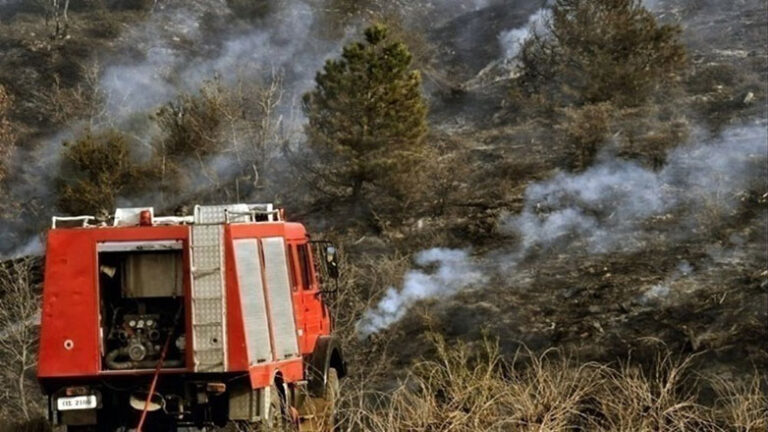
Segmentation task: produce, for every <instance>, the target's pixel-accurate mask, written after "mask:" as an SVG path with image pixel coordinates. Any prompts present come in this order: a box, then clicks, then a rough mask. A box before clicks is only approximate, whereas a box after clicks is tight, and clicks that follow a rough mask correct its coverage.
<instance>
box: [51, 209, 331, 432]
mask: <svg viewBox="0 0 768 432" xmlns="http://www.w3.org/2000/svg"><path fill="white" fill-rule="evenodd" d="M52 225H53V226H52V229H51V230H50V231H49V233H48V239H47V245H46V257H45V279H44V289H43V308H42V323H41V333H40V356H39V368H38V379H39V381H40V384H41V385H42V387H43V389H44V391H45V392H46V394H47V395H48V398H49V417H50V420H51V422H52V423H53V424H54V425H65V426H66V427H67V429H68V430H103V431H112V430H116V429H120V428H126V429H128V428H137V427H138V426H139V425H141V427H139V429H143V430H163V431H168V430H173V429H175V428H176V427H177V426H196V427H199V428H202V427H206V426H211V425H217V426H224V425H226V424H227V423H229V422H238V423H240V425H241V426H245V427H246V429H252V428H253V429H255V428H261V429H262V430H272V429H275V428H282V427H284V426H286V425H292V427H294V430H302V431H330V430H331V429H332V427H333V409H334V404H335V400H336V396H337V394H338V385H339V381H338V380H339V378H341V377H343V376H344V375H345V373H346V366H345V362H344V359H343V356H342V351H341V348H340V346H339V342H338V341H337V339H336V338H335V337H334V336H333V335H332V330H333V320H332V317H331V315H330V312H329V310H328V307H327V305H326V304H325V299H326V297H327V295H328V294H329V292H331V290H329V289H328V288H329V286H327V285H329V284H330V283H331V282H332V281H333V280H334V279H336V278H337V277H338V267H337V260H336V249H335V248H334V247H333V246H332V245H330V244H329V243H323V242H311V241H310V240H309V236H308V234H307V232H306V230H305V228H304V226H302V225H301V224H298V223H291V222H286V221H285V220H284V217H283V212H282V211H281V210H278V209H275V208H273V206H272V205H270V204H232V205H217V206H196V207H195V208H194V212H193V215H191V216H185V215H182V216H174V217H155V215H154V214H153V209H152V208H130V209H118V210H117V211H116V213H115V215H114V217H112V218H109V219H108V220H101V221H99V220H97V219H96V218H94V217H91V216H80V217H54V218H53V224H52ZM241 429H242V427H241Z"/></svg>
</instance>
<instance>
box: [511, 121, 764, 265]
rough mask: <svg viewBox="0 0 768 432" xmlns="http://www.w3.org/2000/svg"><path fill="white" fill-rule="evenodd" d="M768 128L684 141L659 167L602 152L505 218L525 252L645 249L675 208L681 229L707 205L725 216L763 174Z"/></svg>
mask: <svg viewBox="0 0 768 432" xmlns="http://www.w3.org/2000/svg"><path fill="white" fill-rule="evenodd" d="M767 139H768V137H767V136H766V130H765V128H764V127H762V126H754V127H746V128H742V129H734V130H730V131H728V132H726V133H725V134H723V136H722V137H720V138H719V139H717V140H715V141H713V142H710V143H707V144H703V145H696V144H692V145H686V146H682V147H679V148H677V149H674V150H673V151H671V152H670V153H669V154H668V156H667V163H666V165H665V166H664V168H663V169H661V170H660V171H658V172H656V171H653V170H651V169H649V168H645V167H643V166H640V165H638V164H636V163H634V162H628V161H624V160H619V159H616V158H613V157H604V158H603V160H601V161H599V162H598V163H597V164H596V165H595V166H593V167H591V168H589V169H588V170H586V171H585V172H583V173H579V174H570V173H561V174H558V175H556V176H555V177H554V178H553V179H551V180H547V181H543V182H539V183H534V184H532V185H530V186H529V187H528V188H527V190H526V193H525V206H524V208H523V211H522V212H521V213H520V214H519V215H513V216H506V217H504V218H503V219H502V222H501V228H502V230H503V231H505V232H508V233H512V234H518V235H519V236H520V251H519V252H520V254H521V255H522V256H525V255H526V254H527V253H528V251H529V249H530V248H531V247H533V246H539V247H543V248H550V247H559V246H563V247H564V246H568V245H570V244H573V243H574V242H579V244H583V245H584V246H585V247H586V250H587V251H588V252H590V253H605V252H611V251H617V250H622V251H628V250H634V249H639V248H642V247H643V246H644V245H645V242H644V241H645V240H648V239H649V238H653V235H652V234H651V235H649V233H652V230H649V229H648V228H649V227H648V225H649V224H650V225H651V227H652V226H653V221H654V218H662V219H663V218H664V217H667V216H669V214H670V213H672V212H675V215H676V216H675V217H676V218H678V219H679V222H678V223H679V228H680V230H682V231H690V230H691V229H693V230H696V229H698V228H699V227H698V226H697V224H698V221H697V219H696V213H697V212H699V211H700V210H701V209H703V208H705V207H708V208H710V209H712V208H715V209H717V210H718V211H719V212H721V213H722V214H724V215H726V214H727V213H728V212H729V211H730V210H732V209H733V208H734V207H735V206H736V204H737V203H738V201H739V193H740V192H743V191H745V189H747V188H748V186H749V182H751V181H754V179H755V178H760V175H761V172H760V169H761V167H762V166H763V165H764V164H765V157H766V152H768V147H766V146H767V145H768V144H766V140H767Z"/></svg>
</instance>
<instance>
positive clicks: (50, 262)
mask: <svg viewBox="0 0 768 432" xmlns="http://www.w3.org/2000/svg"><path fill="white" fill-rule="evenodd" d="M188 233H189V228H188V227H186V226H164V227H129V228H109V227H104V228H75V229H72V228H70V229H56V230H51V231H49V233H48V244H47V247H46V263H45V286H44V290H43V311H42V318H41V320H42V321H41V330H40V359H39V366H38V376H39V377H40V378H52V377H62V376H94V375H98V374H99V373H100V370H101V367H100V366H101V354H100V346H99V338H100V330H99V298H98V297H99V296H98V289H97V281H98V273H97V271H98V270H97V252H96V245H97V243H99V242H119V241H152V240H182V241H183V242H184V243H185V244H186V240H187V238H188V236H189V234H188ZM185 249H186V248H185ZM185 274H189V270H188V269H187V270H186V271H185ZM188 286H189V284H188V281H186V282H185V290H187V288H186V287H188ZM68 341H70V342H71V348H70V349H68V348H67V347H66V346H65V344H68V343H69V342H68ZM188 364H189V362H188Z"/></svg>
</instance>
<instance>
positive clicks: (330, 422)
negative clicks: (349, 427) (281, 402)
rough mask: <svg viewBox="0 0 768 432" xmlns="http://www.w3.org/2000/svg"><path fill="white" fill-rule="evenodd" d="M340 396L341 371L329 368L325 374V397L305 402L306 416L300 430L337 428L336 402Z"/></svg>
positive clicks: (313, 431) (318, 431) (312, 431)
mask: <svg viewBox="0 0 768 432" xmlns="http://www.w3.org/2000/svg"><path fill="white" fill-rule="evenodd" d="M338 398H339V372H338V371H337V370H336V369H335V368H328V372H327V374H326V376H325V397H322V398H319V397H318V398H314V397H313V398H308V399H307V400H306V401H305V402H304V404H305V405H306V406H305V407H304V412H305V413H306V414H307V416H306V418H304V419H302V421H301V422H300V424H299V431H300V432H332V431H333V430H335V428H336V403H337V401H338Z"/></svg>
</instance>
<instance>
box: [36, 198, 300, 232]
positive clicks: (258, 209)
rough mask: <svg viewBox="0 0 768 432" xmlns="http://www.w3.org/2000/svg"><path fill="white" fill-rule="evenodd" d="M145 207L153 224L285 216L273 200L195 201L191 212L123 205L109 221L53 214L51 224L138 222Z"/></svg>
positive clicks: (82, 225) (266, 219)
mask: <svg viewBox="0 0 768 432" xmlns="http://www.w3.org/2000/svg"><path fill="white" fill-rule="evenodd" d="M145 211H148V212H149V214H150V219H151V221H152V225H192V224H197V225H215V224H230V223H254V222H283V221H285V217H284V214H283V210H282V209H279V208H275V207H274V205H273V204H244V203H237V204H224V205H210V206H204V205H196V206H195V208H194V212H193V213H194V214H193V215H192V216H155V210H154V208H153V207H122V208H118V209H116V210H115V214H114V216H112V217H111V219H112V224H111V225H109V224H107V221H105V220H104V218H102V219H99V218H97V217H96V216H89V215H83V216H53V217H52V218H51V228H52V229H56V228H57V227H60V225H61V222H66V223H67V227H78V228H86V227H96V226H102V227H104V226H112V227H121V226H138V225H140V219H141V213H142V212H145Z"/></svg>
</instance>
